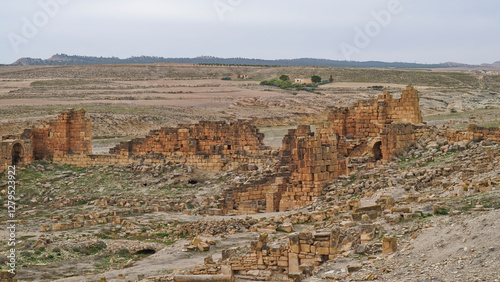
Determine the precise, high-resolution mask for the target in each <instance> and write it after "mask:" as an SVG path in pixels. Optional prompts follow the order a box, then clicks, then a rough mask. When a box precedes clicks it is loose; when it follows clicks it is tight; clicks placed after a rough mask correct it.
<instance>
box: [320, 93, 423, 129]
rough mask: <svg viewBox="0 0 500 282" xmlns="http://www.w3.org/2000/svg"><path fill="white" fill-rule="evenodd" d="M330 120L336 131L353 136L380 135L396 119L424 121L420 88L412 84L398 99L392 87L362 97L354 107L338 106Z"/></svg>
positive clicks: (415, 121) (401, 120)
mask: <svg viewBox="0 0 500 282" xmlns="http://www.w3.org/2000/svg"><path fill="white" fill-rule="evenodd" d="M328 120H329V121H331V122H333V124H334V132H335V133H337V134H339V135H343V136H347V137H350V138H367V137H377V136H380V134H381V133H382V129H383V127H384V126H385V125H387V124H390V123H393V122H409V123H413V124H419V123H421V122H422V113H421V111H420V104H419V98H418V92H417V90H415V89H414V88H413V87H412V86H408V87H407V88H406V90H404V91H403V93H402V94H401V98H399V99H394V98H393V96H392V95H391V94H389V92H388V91H385V92H384V94H382V95H379V96H378V98H377V99H374V100H368V101H365V100H362V101H358V102H357V103H356V104H355V105H354V106H352V107H350V108H336V109H334V110H332V111H331V113H330V115H329V117H328Z"/></svg>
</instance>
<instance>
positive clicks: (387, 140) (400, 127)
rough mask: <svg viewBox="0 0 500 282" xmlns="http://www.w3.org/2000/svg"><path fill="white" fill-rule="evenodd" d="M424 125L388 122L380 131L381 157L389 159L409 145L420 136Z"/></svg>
mask: <svg viewBox="0 0 500 282" xmlns="http://www.w3.org/2000/svg"><path fill="white" fill-rule="evenodd" d="M423 130H424V127H422V126H419V125H414V124H410V123H393V124H388V125H386V126H385V127H384V129H383V131H382V141H381V145H380V149H381V153H382V158H383V159H384V160H389V159H390V158H392V157H394V156H396V155H397V154H399V153H401V152H404V151H405V150H407V149H408V148H409V147H411V146H412V145H413V144H415V142H416V141H417V140H418V139H419V138H420V137H421V136H422V134H423Z"/></svg>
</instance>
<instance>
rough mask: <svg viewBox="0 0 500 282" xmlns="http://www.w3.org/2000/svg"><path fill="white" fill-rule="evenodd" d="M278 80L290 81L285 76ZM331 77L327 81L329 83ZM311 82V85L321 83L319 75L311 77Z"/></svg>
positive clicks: (331, 79)
mask: <svg viewBox="0 0 500 282" xmlns="http://www.w3.org/2000/svg"><path fill="white" fill-rule="evenodd" d="M280 80H282V81H290V77H289V76H288V75H286V74H283V75H281V76H280ZM333 80H334V79H333V76H332V75H330V79H329V80H328V81H329V82H333ZM311 81H312V83H321V81H322V80H321V77H320V76H319V75H313V76H311Z"/></svg>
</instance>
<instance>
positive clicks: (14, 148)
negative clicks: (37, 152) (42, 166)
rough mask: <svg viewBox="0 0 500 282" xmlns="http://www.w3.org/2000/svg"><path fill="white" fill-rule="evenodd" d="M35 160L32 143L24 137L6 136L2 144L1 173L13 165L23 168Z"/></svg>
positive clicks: (0, 155) (0, 150)
mask: <svg viewBox="0 0 500 282" xmlns="http://www.w3.org/2000/svg"><path fill="white" fill-rule="evenodd" d="M32 159H33V155H32V149H31V142H30V141H29V139H26V138H23V137H22V136H12V135H11V136H4V137H3V138H2V141H1V142H0V172H1V171H4V170H6V169H7V168H8V167H9V166H11V165H16V166H23V165H26V164H29V163H31V161H32Z"/></svg>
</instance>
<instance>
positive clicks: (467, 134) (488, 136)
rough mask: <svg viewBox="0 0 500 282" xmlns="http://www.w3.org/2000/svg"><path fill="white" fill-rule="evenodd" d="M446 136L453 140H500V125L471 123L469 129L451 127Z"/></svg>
mask: <svg viewBox="0 0 500 282" xmlns="http://www.w3.org/2000/svg"><path fill="white" fill-rule="evenodd" d="M446 138H447V139H448V140H450V141H453V142H460V141H464V140H466V141H472V140H490V141H493V142H500V128H499V127H480V126H477V125H475V124H470V125H469V127H468V128H467V131H461V130H453V129H450V130H448V131H447V132H446Z"/></svg>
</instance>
